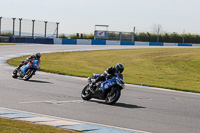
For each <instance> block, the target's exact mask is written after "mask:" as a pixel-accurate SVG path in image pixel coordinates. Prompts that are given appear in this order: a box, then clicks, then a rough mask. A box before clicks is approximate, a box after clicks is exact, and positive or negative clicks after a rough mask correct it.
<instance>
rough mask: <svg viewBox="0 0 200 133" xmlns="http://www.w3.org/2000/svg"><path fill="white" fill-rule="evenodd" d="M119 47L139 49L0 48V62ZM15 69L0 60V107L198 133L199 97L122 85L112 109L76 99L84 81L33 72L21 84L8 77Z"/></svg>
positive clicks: (135, 127) (168, 132)
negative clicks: (22, 56) (37, 54)
mask: <svg viewBox="0 0 200 133" xmlns="http://www.w3.org/2000/svg"><path fill="white" fill-rule="evenodd" d="M122 48H143V47H136V46H91V45H89V46H88V45H79V46H77V45H76V46H74V45H15V46H0V58H1V59H3V57H4V58H5V57H8V58H9V57H10V56H12V55H17V54H22V53H32V52H48V51H63V50H95V49H96V50H101V49H122ZM148 48H152V47H149V46H148ZM153 48H155V47H153ZM161 48H164V47H161ZM41 61H42V58H41ZM41 67H42V66H41ZM14 68H15V67H11V66H9V65H6V64H5V63H3V61H2V60H0V107H4V108H9V109H16V110H21V111H27V112H33V113H38V114H43V115H49V116H55V117H61V118H67V119H74V120H80V121H86V122H91V123H98V124H104V125H110V126H115V127H121V128H127V129H133V130H140V131H147V132H154V133H188V132H189V133H199V131H200V102H199V101H200V94H194V93H184V92H178V91H167V90H165V89H157V88H149V87H141V86H134V85H133V86H132V85H127V86H126V88H125V89H124V90H123V91H122V95H121V97H120V99H119V101H118V102H117V103H116V104H115V105H112V106H111V105H106V104H105V103H104V101H99V100H95V99H92V100H91V101H83V100H82V99H81V97H80V94H81V90H82V88H83V87H84V86H85V85H86V83H87V79H86V78H73V77H64V76H58V75H55V74H49V73H45V72H40V71H38V72H36V75H34V76H33V78H32V79H30V81H23V80H20V79H13V78H12V77H11V74H12V71H13V70H14ZM188 87H189V86H188Z"/></svg>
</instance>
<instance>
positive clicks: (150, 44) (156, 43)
mask: <svg viewBox="0 0 200 133" xmlns="http://www.w3.org/2000/svg"><path fill="white" fill-rule="evenodd" d="M149 46H163V43H161V42H149Z"/></svg>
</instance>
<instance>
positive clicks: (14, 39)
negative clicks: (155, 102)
mask: <svg viewBox="0 0 200 133" xmlns="http://www.w3.org/2000/svg"><path fill="white" fill-rule="evenodd" d="M57 39H58V38H57ZM54 40H55V38H37V37H36V38H33V37H9V41H10V42H11V43H39V44H54ZM59 40H60V43H59V44H63V45H66V44H70V45H106V44H107V43H108V45H111V44H110V43H109V42H110V41H109V40H88V39H79V41H77V39H59ZM61 41H62V42H61ZM83 42H84V43H83ZM111 42H112V45H114V44H115V41H111ZM164 44H165V45H164ZM116 45H136V46H140V45H141V46H194V45H193V44H184V43H163V42H137V41H136V42H132V41H116ZM195 46H198V45H195ZM199 46H200V45H199Z"/></svg>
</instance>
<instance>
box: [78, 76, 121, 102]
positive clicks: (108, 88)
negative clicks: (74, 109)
mask: <svg viewBox="0 0 200 133" xmlns="http://www.w3.org/2000/svg"><path fill="white" fill-rule="evenodd" d="M98 76H99V74H93V77H94V78H95V79H96V78H97V77H98ZM91 82H92V79H91V78H88V84H87V85H86V86H85V87H84V88H83V90H82V93H81V97H82V99H83V100H90V99H91V98H96V99H100V100H105V102H106V103H107V104H110V105H112V104H114V103H116V102H117V100H118V99H119V98H120V95H121V90H122V89H124V88H125V83H124V81H123V79H122V76H121V75H118V74H117V73H115V76H114V77H112V78H109V79H107V80H106V81H100V82H97V83H96V85H95V86H96V89H95V90H94V91H92V90H91V89H90V84H91Z"/></svg>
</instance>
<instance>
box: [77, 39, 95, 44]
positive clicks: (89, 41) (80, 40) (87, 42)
mask: <svg viewBox="0 0 200 133" xmlns="http://www.w3.org/2000/svg"><path fill="white" fill-rule="evenodd" d="M91 42H92V41H91V40H90V39H77V45H91Z"/></svg>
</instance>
